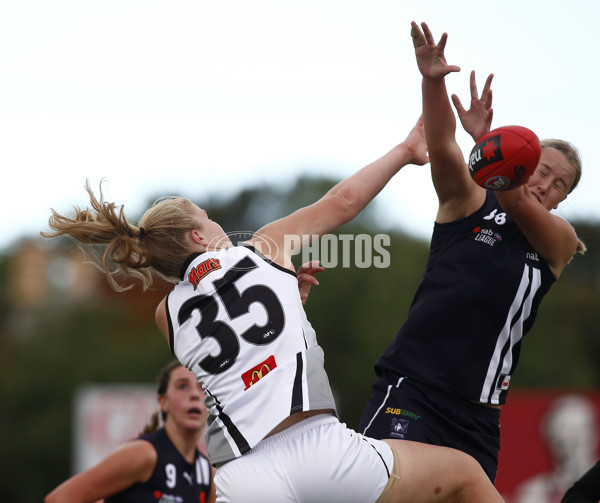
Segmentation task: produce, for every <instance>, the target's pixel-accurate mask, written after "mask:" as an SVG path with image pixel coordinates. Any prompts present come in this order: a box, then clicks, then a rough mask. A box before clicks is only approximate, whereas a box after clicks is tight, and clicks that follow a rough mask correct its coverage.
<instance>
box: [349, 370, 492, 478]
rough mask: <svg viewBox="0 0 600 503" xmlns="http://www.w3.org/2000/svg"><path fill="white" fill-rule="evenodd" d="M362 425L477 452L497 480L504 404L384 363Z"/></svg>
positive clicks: (374, 433) (386, 434)
mask: <svg viewBox="0 0 600 503" xmlns="http://www.w3.org/2000/svg"><path fill="white" fill-rule="evenodd" d="M359 431H360V432H361V433H362V434H363V435H367V436H369V437H372V438H377V439H383V438H399V439H405V440H413V441H416V442H423V443H426V444H433V445H442V446H446V447H453V448H455V449H459V450H461V451H463V452H466V453H467V454H470V455H471V456H473V457H474V458H475V459H476V460H477V461H479V464H481V466H482V467H483V469H484V471H485V473H486V474H487V476H488V477H489V478H490V480H491V481H492V482H494V480H495V479H496V471H497V468H498V451H499V449H500V410H499V409H495V408H492V407H488V406H486V405H482V404H479V403H474V402H471V401H469V400H465V399H462V398H459V397H455V396H453V395H450V394H448V393H444V392H442V391H440V390H437V389H434V388H431V387H427V386H425V385H423V384H422V383H420V382H417V381H415V380H414V379H411V378H408V377H402V376H398V375H396V374H394V373H393V372H391V371H389V370H385V369H383V371H382V374H381V375H380V376H379V378H378V379H377V381H376V382H375V384H374V385H373V391H372V393H371V397H370V398H369V401H368V402H367V405H366V406H365V409H364V411H363V414H362V418H361V422H360V429H359Z"/></svg>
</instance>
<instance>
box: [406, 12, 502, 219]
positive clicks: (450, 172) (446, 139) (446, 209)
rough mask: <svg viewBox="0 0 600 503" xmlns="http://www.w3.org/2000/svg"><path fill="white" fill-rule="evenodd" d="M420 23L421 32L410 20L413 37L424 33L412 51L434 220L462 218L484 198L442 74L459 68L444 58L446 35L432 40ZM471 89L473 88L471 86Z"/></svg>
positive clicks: (483, 192)
mask: <svg viewBox="0 0 600 503" xmlns="http://www.w3.org/2000/svg"><path fill="white" fill-rule="evenodd" d="M421 26H422V28H423V31H422V32H421V29H420V28H419V26H418V25H417V23H415V22H413V23H412V31H411V34H412V35H413V37H415V36H417V37H419V36H424V37H425V41H426V43H425V44H423V45H420V46H419V47H416V49H415V55H416V58H417V66H418V67H419V71H420V72H421V75H422V76H423V82H422V91H423V121H424V124H425V138H426V141H427V146H428V148H429V157H430V160H431V177H432V180H433V185H434V187H435V190H436V193H437V196H438V201H439V207H438V213H437V216H436V221H437V222H438V223H447V222H453V221H455V220H459V219H461V218H464V217H466V216H468V215H470V214H472V213H473V212H475V211H476V210H477V209H478V208H480V207H481V205H482V204H483V201H484V200H485V189H483V188H481V187H479V186H478V185H477V184H476V183H475V182H474V181H473V180H472V178H471V176H470V175H469V172H468V168H467V165H466V162H465V159H464V157H463V153H462V151H461V150H460V147H459V145H458V143H457V141H456V136H455V134H456V119H455V117H454V112H453V111H452V107H451V104H450V100H449V98H448V93H447V90H446V83H445V77H446V75H448V74H449V73H453V72H458V71H460V68H459V67H457V66H454V65H448V63H447V62H446V58H445V55H444V49H445V47H446V41H447V38H448V36H447V34H446V33H444V34H443V35H442V37H441V38H440V41H439V43H437V44H436V43H435V41H434V38H433V35H432V33H431V31H430V30H429V27H428V26H427V24H426V23H422V25H421ZM488 83H491V78H488ZM471 90H472V92H473V86H472V88H471ZM484 99H485V98H484ZM490 103H491V102H490Z"/></svg>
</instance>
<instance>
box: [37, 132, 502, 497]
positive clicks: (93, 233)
mask: <svg viewBox="0 0 600 503" xmlns="http://www.w3.org/2000/svg"><path fill="white" fill-rule="evenodd" d="M426 151H427V149H426V145H425V142H424V136H423V128H422V122H421V121H419V122H418V123H417V125H416V126H415V128H413V130H412V131H411V133H410V134H409V135H408V137H407V138H406V140H405V141H404V142H402V143H401V144H399V145H397V146H396V147H395V148H394V149H392V150H391V151H390V152H389V153H388V154H386V155H384V156H383V157H381V158H380V159H378V160H376V161H375V162H373V163H371V164H369V165H368V166H366V167H364V168H363V169H361V170H359V171H358V172H357V173H355V174H353V175H351V176H350V177H348V178H346V179H345V180H343V181H342V182H340V183H339V184H337V185H336V186H335V187H333V188H332V189H331V190H330V191H329V192H328V193H327V194H325V195H324V196H323V197H322V198H321V199H319V200H318V201H317V202H315V203H314V204H312V205H310V206H306V207H304V208H300V209H299V210H297V211H295V212H294V213H292V214H291V215H288V216H287V217H283V218H281V219H279V220H276V221H274V222H271V223H268V224H266V225H265V226H263V227H262V228H261V229H259V230H258V231H257V232H256V233H255V234H254V236H253V237H252V239H251V240H250V241H249V242H248V243H247V244H246V245H241V244H238V245H236V246H234V244H233V243H232V242H231V241H230V239H229V236H228V235H227V234H226V233H225V232H224V231H223V229H222V228H221V227H220V225H219V224H218V223H216V222H214V221H212V220H211V219H210V218H209V216H208V215H207V214H206V212H205V211H204V210H202V209H201V208H199V207H198V206H196V205H195V204H193V203H192V202H191V201H189V200H188V199H185V198H181V197H170V198H162V199H161V200H159V201H157V203H155V205H154V206H152V207H151V208H150V209H149V210H147V211H146V213H145V214H144V215H143V216H142V218H141V220H140V221H139V223H138V225H137V226H136V225H131V224H130V223H129V222H128V221H127V220H126V217H125V214H124V212H123V211H122V209H121V211H119V210H117V209H115V206H114V205H113V204H111V203H108V202H105V201H103V199H102V197H100V199H99V200H98V199H97V198H96V197H95V196H94V194H93V192H92V191H91V189H90V188H89V186H88V187H87V188H88V193H89V195H90V201H91V205H92V208H93V209H92V210H83V211H81V210H76V212H77V214H76V216H75V218H69V217H65V216H63V215H59V214H57V213H54V215H53V217H52V218H51V221H50V226H51V228H52V229H53V231H54V232H52V233H48V234H46V235H50V236H53V235H61V234H70V235H71V236H74V237H76V238H77V239H79V240H80V241H83V242H86V243H96V244H106V236H107V235H111V233H112V235H113V236H114V238H113V240H112V241H111V243H110V244H109V247H108V248H107V250H106V252H105V253H107V255H106V257H107V260H108V262H114V263H116V264H117V265H116V267H117V269H120V271H121V272H122V273H125V274H128V275H130V276H137V277H138V278H140V279H141V280H142V282H143V285H144V287H146V288H147V287H148V286H150V285H151V283H152V273H156V274H160V275H162V276H163V277H164V278H166V279H168V280H169V281H171V282H172V283H174V287H173V289H172V290H171V292H170V293H169V294H168V295H167V296H166V297H165V298H164V299H163V300H162V301H161V303H160V304H159V306H158V308H157V310H156V315H155V316H156V322H157V325H158V327H159V329H160V331H161V332H162V333H163V335H164V336H165V338H166V339H167V341H168V342H169V346H170V348H171V350H172V351H173V352H174V353H175V355H176V356H177V358H178V359H179V360H180V361H181V362H182V363H183V364H184V365H185V366H186V367H188V368H189V369H190V370H192V371H193V372H194V374H195V375H196V377H197V378H198V380H199V382H201V383H202V385H203V388H204V390H205V393H206V396H207V398H206V404H207V407H208V408H209V409H210V410H209V420H208V430H207V435H206V443H207V447H208V456H209V459H210V461H211V463H212V464H213V465H215V466H216V468H217V472H216V475H215V486H216V489H217V501H218V502H219V503H228V502H233V503H239V502H242V501H261V502H264V503H281V502H283V501H294V502H298V503H308V502H316V501H318V502H319V503H353V502H354V503H374V502H377V503H385V502H394V503H404V502H407V503H408V502H411V503H414V502H415V501H420V502H424V503H425V502H439V503H442V502H473V503H475V502H481V501H485V502H490V503H491V502H500V501H502V499H501V497H500V495H499V494H498V492H497V491H496V490H495V488H494V487H493V485H492V484H491V482H490V481H489V479H488V478H487V477H486V476H485V473H484V472H483V470H482V469H481V467H480V466H479V465H478V464H477V463H476V462H475V460H473V458H471V457H470V456H467V455H466V454H464V453H462V452H460V451H458V450H455V449H448V448H445V447H439V446H431V445H426V444H421V443H416V442H405V441H401V440H396V439H391V440H389V439H386V440H375V439H372V438H369V437H366V436H363V435H361V434H359V433H357V432H355V431H353V430H351V429H349V428H347V427H346V426H345V425H344V424H343V423H341V422H340V420H339V419H338V417H337V414H336V408H335V402H334V400H333V397H332V393H331V389H330V386H329V382H328V379H327V374H326V372H325V368H324V355H323V351H322V349H321V347H320V346H319V345H318V343H317V339H316V334H315V331H314V330H313V329H312V326H311V325H310V323H309V322H308V320H307V319H306V314H305V312H304V309H303V306H302V296H301V294H299V291H298V279H297V278H296V274H295V272H294V266H293V264H292V261H291V258H292V256H293V255H294V254H297V253H298V252H299V251H300V250H301V248H302V246H306V245H309V244H310V242H311V240H314V239H318V237H319V236H322V235H323V234H326V233H328V232H331V231H333V230H334V229H335V228H337V227H338V226H340V225H342V224H343V223H346V222H348V221H349V220H351V219H352V218H354V217H355V216H356V215H357V214H358V213H359V212H360V211H361V210H362V209H363V208H364V207H365V206H366V205H367V204H368V203H369V202H370V201H371V199H373V198H374V197H375V196H376V195H377V194H378V193H379V192H380V191H381V190H382V189H383V187H384V186H385V185H386V184H387V182H388V181H389V180H390V179H391V178H392V176H393V175H394V174H396V173H397V172H398V170H400V168H402V167H403V166H404V165H406V164H410V163H414V164H425V163H426V162H427V160H428V158H427V154H426ZM110 259H112V260H110ZM104 270H105V273H106V276H107V278H108V280H109V283H110V284H111V285H112V286H113V287H115V288H116V289H119V288H120V285H119V283H118V282H117V279H116V277H115V271H114V269H113V268H111V267H109V265H108V264H107V263H105V269H104Z"/></svg>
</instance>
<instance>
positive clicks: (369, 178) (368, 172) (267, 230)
mask: <svg viewBox="0 0 600 503" xmlns="http://www.w3.org/2000/svg"><path fill="white" fill-rule="evenodd" d="M428 160H429V158H428V156H427V145H426V143H425V135H424V131H423V121H422V119H421V118H419V120H418V122H417V124H416V125H415V126H414V127H413V129H412V130H411V132H410V133H409V134H408V136H407V137H406V139H405V140H404V141H403V142H402V143H400V144H399V145H397V146H396V147H394V148H393V149H392V150H390V151H389V152H388V153H387V154H385V155H384V156H382V157H380V158H379V159H377V160H376V161H374V162H372V163H371V164H369V165H367V166H365V167H364V168H362V169H361V170H359V171H357V172H356V173H354V174H353V175H351V176H350V177H348V178H346V179H345V180H343V181H341V182H340V183H338V184H337V185H336V186H335V187H333V188H332V189H331V190H330V191H329V192H327V194H325V195H324V196H323V197H322V198H321V199H319V200H318V201H317V202H315V203H313V204H311V205H310V206H306V207H304V208H301V209H299V210H297V211H295V212H294V213H292V214H291V215H289V216H287V217H284V218H281V219H279V220H276V221H274V222H271V223H270V224H267V225H265V226H264V227H263V228H261V229H259V230H258V231H257V233H256V236H258V239H260V237H266V238H267V239H269V240H271V243H272V242H274V243H276V244H277V247H276V248H277V251H276V253H275V254H274V255H271V259H273V260H274V261H275V262H276V263H278V264H280V265H283V266H284V267H287V268H289V269H293V265H292V264H291V257H292V256H293V255H295V254H296V253H298V252H299V251H300V250H301V249H302V247H304V246H306V245H308V244H309V243H310V242H311V240H312V239H313V238H314V237H315V236H317V237H318V236H321V235H323V234H325V233H327V232H331V231H332V230H334V229H335V228H337V227H339V226H340V225H342V224H344V223H346V222H348V221H350V220H352V219H353V218H354V217H355V216H356V215H358V214H359V213H360V212H361V211H362V210H363V209H364V208H365V206H366V205H367V204H368V203H369V202H370V201H371V200H372V199H373V198H374V197H375V196H376V195H377V194H379V192H380V191H381V190H382V189H383V187H385V185H386V184H387V183H388V182H389V181H390V179H391V178H392V177H393V176H394V175H395V174H396V173H397V172H398V171H400V169H401V168H402V167H404V166H405V165H407V164H417V165H423V164H426V163H427V162H428ZM254 245H255V246H256V247H257V248H258V249H263V248H266V247H261V243H260V241H254ZM271 249H273V247H272V246H271Z"/></svg>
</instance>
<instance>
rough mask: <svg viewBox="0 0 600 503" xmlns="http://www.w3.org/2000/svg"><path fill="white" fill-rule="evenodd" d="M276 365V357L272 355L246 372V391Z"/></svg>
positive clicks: (244, 377)
mask: <svg viewBox="0 0 600 503" xmlns="http://www.w3.org/2000/svg"><path fill="white" fill-rule="evenodd" d="M276 367H277V363H276V362H275V357H274V356H273V355H271V356H269V357H268V358H267V359H266V360H265V361H264V362H261V363H259V364H258V365H256V366H255V367H252V368H251V369H250V370H247V371H246V372H244V373H243V374H242V380H243V381H244V384H245V385H246V387H245V388H244V391H246V390H247V389H248V388H249V387H250V386H252V385H254V384H256V383H257V382H258V381H260V380H261V379H262V378H263V377H265V376H266V375H267V374H268V373H269V372H271V370H273V369H275V368H276Z"/></svg>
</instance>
